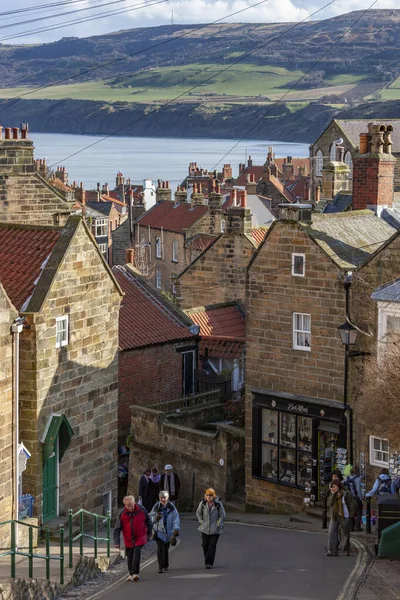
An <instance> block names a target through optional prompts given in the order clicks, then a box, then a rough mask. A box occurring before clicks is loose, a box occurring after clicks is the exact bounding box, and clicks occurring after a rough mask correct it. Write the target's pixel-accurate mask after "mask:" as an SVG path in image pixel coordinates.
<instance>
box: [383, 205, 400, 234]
mask: <svg viewBox="0 0 400 600" xmlns="http://www.w3.org/2000/svg"><path fill="white" fill-rule="evenodd" d="M381 219H383V220H384V221H386V223H388V224H389V225H390V226H391V227H394V228H395V229H400V209H399V208H397V207H394V208H384V209H383V211H382V212H381Z"/></svg>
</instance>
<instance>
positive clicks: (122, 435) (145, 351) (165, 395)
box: [118, 338, 195, 444]
mask: <svg viewBox="0 0 400 600" xmlns="http://www.w3.org/2000/svg"><path fill="white" fill-rule="evenodd" d="M194 339H195V338H193V340H190V339H188V340H186V342H185V343H184V344H182V343H173V342H171V343H166V344H160V345H157V346H149V347H147V348H138V349H136V350H127V351H124V352H120V355H119V367H118V372H119V378H118V379H119V390H118V438H119V441H120V443H121V444H125V440H126V436H127V435H128V433H129V431H130V423H131V409H130V407H131V405H132V404H135V405H138V406H149V405H150V404H155V403H157V402H161V401H167V400H174V399H175V398H180V397H181V396H182V354H181V353H180V352H179V351H178V350H179V348H180V347H182V346H188V345H193V343H194Z"/></svg>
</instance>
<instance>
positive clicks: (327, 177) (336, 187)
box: [322, 160, 350, 201]
mask: <svg viewBox="0 0 400 600" xmlns="http://www.w3.org/2000/svg"><path fill="white" fill-rule="evenodd" d="M349 175H350V168H349V166H348V165H346V163H344V162H339V161H337V160H335V161H331V162H329V163H327V164H326V165H324V167H323V169H322V198H324V199H325V200H328V201H331V200H333V198H334V197H335V196H336V194H338V193H339V192H340V191H342V190H343V191H346V190H348V189H349Z"/></svg>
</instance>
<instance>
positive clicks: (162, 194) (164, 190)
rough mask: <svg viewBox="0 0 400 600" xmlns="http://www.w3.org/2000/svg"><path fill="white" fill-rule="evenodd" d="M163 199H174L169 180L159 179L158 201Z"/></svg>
mask: <svg viewBox="0 0 400 600" xmlns="http://www.w3.org/2000/svg"><path fill="white" fill-rule="evenodd" d="M163 200H165V201H169V202H171V201H172V190H171V188H170V187H169V181H161V179H159V180H158V188H157V189H156V201H157V202H162V201H163Z"/></svg>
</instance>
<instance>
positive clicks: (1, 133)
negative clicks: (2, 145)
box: [0, 125, 3, 140]
mask: <svg viewBox="0 0 400 600" xmlns="http://www.w3.org/2000/svg"><path fill="white" fill-rule="evenodd" d="M2 139H3V126H2V125H0V140H2Z"/></svg>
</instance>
